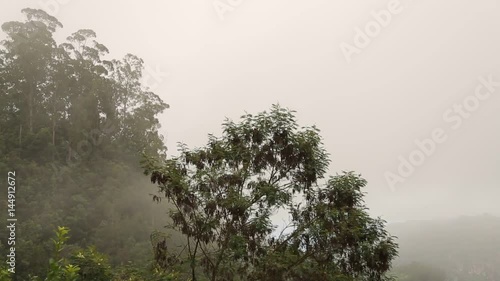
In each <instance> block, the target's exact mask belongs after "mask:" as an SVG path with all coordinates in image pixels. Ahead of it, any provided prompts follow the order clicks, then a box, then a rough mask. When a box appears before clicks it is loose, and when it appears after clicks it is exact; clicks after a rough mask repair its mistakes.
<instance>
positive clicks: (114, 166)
mask: <svg viewBox="0 0 500 281" xmlns="http://www.w3.org/2000/svg"><path fill="white" fill-rule="evenodd" d="M21 13H22V15H23V17H24V21H21V22H18V21H8V22H2V25H1V28H2V32H3V33H4V34H5V38H6V39H5V40H3V41H2V42H1V47H0V90H1V94H0V107H1V109H0V157H1V158H0V174H1V175H2V179H3V176H5V175H7V174H8V173H9V171H16V177H17V179H16V187H17V189H16V196H15V198H11V197H9V198H7V197H4V196H6V194H7V193H6V192H3V191H2V200H1V206H2V208H3V209H2V212H1V213H2V220H3V221H7V219H8V217H7V216H8V213H7V212H5V211H3V210H7V209H8V205H9V204H13V203H14V202H15V210H16V217H17V218H18V221H17V223H16V226H15V228H16V229H15V231H16V233H17V236H16V240H15V244H14V243H9V240H8V239H7V238H8V237H9V231H10V229H9V228H6V227H2V228H0V237H1V243H0V252H1V255H2V257H3V261H6V262H2V265H1V267H0V280H1V281H3V280H49V281H52V280H61V281H62V280H64V281H66V280H68V281H69V280H93V281H94V280H95V281H99V280H116V281H118V280H130V281H132V280H134V281H139V280H144V281H155V280H156V281H160V280H191V281H195V280H199V281H202V280H212V281H215V280H228V281H229V280H241V281H243V280H256V281H257V280H269V281H279V280H283V281H285V280H287V281H288V280H290V281H292V280H297V281H298V280H311V281H313V280H314V281H316V280H325V281H326V280H332V281H382V280H401V281H486V280H489V281H498V280H500V269H499V268H500V267H499V265H500V256H499V255H498V252H496V251H495V249H497V248H498V245H499V243H500V219H499V218H497V217H494V216H489V215H484V216H475V217H461V218H457V219H454V220H442V221H413V222H404V223H403V222H402V223H390V224H388V223H387V222H386V221H385V220H384V218H380V217H374V216H372V215H371V214H370V210H369V207H370V206H369V205H367V204H366V203H365V201H364V196H365V193H366V189H365V187H366V186H368V185H369V183H368V182H367V181H366V180H365V179H364V178H363V177H362V175H360V174H359V173H357V172H356V171H345V172H342V173H335V174H331V175H330V174H328V167H329V165H330V163H331V161H333V160H334V158H335V157H334V156H335V155H330V154H329V152H328V151H326V149H325V147H324V145H323V137H322V135H321V132H320V130H319V128H317V127H316V126H315V125H314V124H300V123H299V122H298V121H297V117H296V114H297V112H295V111H294V110H293V109H288V108H287V107H285V106H282V105H280V104H278V103H277V104H269V107H268V108H263V109H262V111H260V112H241V118H239V119H236V120H232V119H226V120H224V121H223V122H222V124H221V130H222V133H221V134H220V135H215V134H208V135H207V137H206V140H205V145H204V146H201V147H192V146H190V144H189V143H186V144H185V143H179V144H178V146H177V147H168V150H167V147H166V142H165V141H164V137H163V136H162V135H161V133H160V131H159V129H160V125H161V124H160V121H159V119H158V116H159V115H160V114H162V113H163V112H164V111H168V110H169V101H168V100H162V98H160V96H159V95H158V93H155V92H154V91H153V90H152V89H150V87H148V86H147V84H146V83H144V76H145V74H144V61H143V60H142V59H141V58H140V57H138V56H136V55H133V54H127V55H125V56H124V57H122V58H113V50H108V48H107V47H106V46H104V45H103V44H101V43H99V38H98V37H97V36H96V33H95V32H94V31H93V30H90V29H80V30H74V31H71V32H73V33H72V35H71V36H69V37H67V39H66V41H64V42H56V39H55V38H54V34H55V33H56V32H57V30H59V29H62V28H63V24H62V23H61V22H59V20H58V19H57V18H56V17H54V16H51V15H50V14H48V13H46V12H45V11H43V10H40V9H30V8H26V9H23V10H22V12H21ZM117 28H119V27H117ZM186 110H189V109H186ZM192 114H193V115H196V112H193V113H192ZM201 129H203V128H201ZM207 133H208V132H207ZM174 151H175V153H174ZM167 152H168V153H167ZM173 155H175V156H173ZM2 181H4V180H2ZM4 183H5V182H4ZM2 186H5V185H4V184H3V185H2ZM277 212H284V213H286V214H288V215H289V220H288V221H287V222H286V225H284V226H278V225H277V224H276V222H275V221H274V220H273V215H274V214H276V213H277ZM464 241H467V242H464ZM492 245H496V246H494V247H492ZM12 247H15V272H12V270H9V268H11V267H10V266H9V264H8V262H9V258H8V257H9V253H11V252H12V250H11V248H12ZM6 257H7V258H6Z"/></svg>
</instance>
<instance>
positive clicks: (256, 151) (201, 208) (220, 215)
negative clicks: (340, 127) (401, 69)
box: [144, 105, 397, 281]
mask: <svg viewBox="0 0 500 281" xmlns="http://www.w3.org/2000/svg"><path fill="white" fill-rule="evenodd" d="M179 153H180V155H179V156H178V157H173V158H170V159H163V161H155V160H154V159H151V158H150V159H148V160H147V161H146V162H145V163H144V165H145V173H146V174H148V175H150V176H151V180H152V182H154V183H157V184H158V186H159V191H160V193H161V194H162V195H163V196H161V197H155V199H156V200H157V201H161V199H162V198H165V199H166V200H168V201H169V202H171V203H172V204H173V206H175V208H174V210H173V211H172V212H171V214H170V216H171V218H172V221H173V224H172V227H173V228H174V229H176V230H179V231H181V232H182V233H183V234H185V235H186V238H187V240H186V244H187V252H188V254H189V260H190V264H191V267H192V274H191V275H192V279H193V280H201V279H200V277H198V276H197V275H198V273H197V271H196V266H197V264H200V265H201V266H202V267H203V268H204V273H205V276H206V277H208V278H209V280H214V281H215V280H370V281H377V280H386V279H387V277H386V276H385V273H386V272H387V271H388V270H389V269H390V267H391V261H392V260H393V258H395V256H396V254H397V251H396V248H397V245H396V244H395V242H394V239H393V237H391V236H390V235H389V234H388V233H387V231H385V229H384V223H385V222H384V221H383V220H381V219H373V218H370V216H369V215H368V213H367V210H366V207H365V205H364V202H363V193H362V191H361V189H362V188H363V187H364V186H365V185H366V181H365V180H364V179H362V178H361V177H360V176H359V175H357V174H355V173H353V172H345V173H342V174H340V175H337V176H334V177H330V178H329V179H328V180H326V183H324V184H320V183H319V180H321V179H323V178H324V176H325V172H326V170H327V168H328V164H329V162H330V161H329V159H328V153H327V152H326V151H325V149H324V147H323V144H322V139H321V137H320V135H319V130H318V129H317V128H315V127H300V128H299V126H298V124H297V122H296V119H295V116H294V112H293V111H291V110H288V109H285V108H282V107H280V106H278V105H274V106H273V107H272V109H271V110H270V111H269V112H262V113H259V114H257V115H252V114H246V115H244V116H242V117H241V121H240V122H237V123H236V122H233V121H231V120H226V122H224V124H223V134H222V136H221V137H215V136H213V135H210V136H209V140H208V143H207V145H206V146H204V147H202V148H196V149H188V148H187V146H186V145H185V144H180V148H179ZM280 209H284V210H286V211H287V212H288V213H289V215H290V223H289V225H288V228H289V231H282V232H281V234H279V235H273V232H274V231H275V226H274V225H273V222H272V215H273V214H274V213H275V212H276V211H278V210H280Z"/></svg>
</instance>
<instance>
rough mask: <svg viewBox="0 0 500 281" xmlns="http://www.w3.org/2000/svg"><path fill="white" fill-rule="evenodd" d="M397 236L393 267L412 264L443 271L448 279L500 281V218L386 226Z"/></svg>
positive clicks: (483, 217)
mask: <svg viewBox="0 0 500 281" xmlns="http://www.w3.org/2000/svg"><path fill="white" fill-rule="evenodd" d="M388 228H389V231H390V232H391V234H392V235H395V236H397V237H398V240H397V241H398V243H399V246H400V248H399V258H398V259H397V260H396V262H395V266H396V268H398V267H401V266H404V265H409V264H411V263H412V262H418V263H421V264H427V265H432V266H433V267H436V268H440V269H443V270H444V271H445V272H446V273H447V276H448V279H449V280H457V281H461V280H464V281H474V280H500V218H499V217H495V216H491V215H482V216H474V217H460V218H457V219H448V220H432V221H409V222H404V223H396V224H391V225H389V227H388Z"/></svg>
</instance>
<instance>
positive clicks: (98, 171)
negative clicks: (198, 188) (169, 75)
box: [0, 9, 168, 280]
mask: <svg viewBox="0 0 500 281" xmlns="http://www.w3.org/2000/svg"><path fill="white" fill-rule="evenodd" d="M22 12H23V14H24V15H25V18H26V19H25V21H23V22H6V23H4V24H3V25H2V30H3V32H5V34H6V35H7V38H6V40H4V41H3V42H2V43H1V45H0V174H1V175H7V172H8V171H11V170H15V171H16V174H17V190H16V195H17V198H16V210H17V213H16V214H17V218H18V223H17V244H16V254H17V261H18V263H17V265H16V269H17V271H18V276H17V277H18V279H17V280H25V278H27V274H28V273H31V274H32V275H37V276H40V277H44V276H45V275H46V267H47V264H48V260H49V256H50V255H51V253H52V244H51V242H50V238H51V237H52V232H53V229H55V228H56V226H58V225H65V226H68V227H69V228H70V229H71V230H72V236H71V238H70V240H69V241H68V243H69V244H70V245H71V244H78V245H79V246H80V247H83V248H85V247H87V246H90V245H96V246H97V248H98V249H99V250H100V251H102V252H104V253H106V254H108V255H109V256H110V258H111V262H112V263H113V264H115V265H118V264H126V263H127V262H128V261H135V262H139V263H146V262H147V260H148V259H150V252H151V245H150V241H149V235H150V233H151V231H152V230H153V229H155V228H157V227H161V226H162V225H163V224H164V220H163V221H160V218H156V220H155V216H156V217H158V215H162V216H163V214H164V211H162V210H160V209H153V208H152V206H151V205H152V204H151V199H150V197H149V195H148V193H149V192H148V190H147V189H145V188H144V185H145V184H146V183H147V181H146V179H145V178H144V177H143V176H142V173H141V172H140V166H139V160H140V157H141V154H142V153H148V154H150V155H162V154H164V153H165V146H164V144H163V140H162V137H161V135H160V134H159V133H158V129H159V127H160V124H159V122H158V119H157V118H156V116H157V115H158V114H159V113H161V112H162V111H163V110H164V109H166V108H167V107H168V106H167V104H165V103H164V102H163V101H162V100H161V99H160V98H159V97H158V96H157V95H155V94H154V93H153V92H151V91H150V89H148V88H146V87H145V86H143V84H142V83H141V79H142V76H143V73H142V69H143V61H142V60H141V59H140V58H138V57H136V56H134V55H127V56H125V58H123V59H121V60H104V59H103V57H104V56H105V55H106V54H107V53H108V50H107V48H106V47H105V46H103V45H102V44H100V43H99V42H97V41H96V34H95V33H94V32H93V31H92V30H85V29H84V30H79V31H76V32H75V33H73V34H72V35H71V36H69V37H68V38H67V42H64V43H62V44H57V43H56V41H55V40H54V38H53V35H54V32H56V30H57V29H58V28H61V27H62V24H61V23H60V22H59V21H58V20H57V19H56V18H54V17H52V16H50V15H48V14H47V13H45V12H44V11H41V10H35V9H24V10H23V11H22ZM2 178H3V177H2ZM141 186H142V187H143V188H140V187H141ZM150 187H152V186H150ZM153 190H154V189H153ZM5 194H6V192H5ZM2 196H4V194H2ZM2 198H4V197H2ZM1 202H2V208H3V210H7V206H6V200H1ZM5 215H6V212H2V219H3V221H5V219H6V218H5ZM0 236H1V237H8V233H7V229H5V227H3V228H2V229H1V230H0ZM1 246H2V249H5V248H6V247H7V245H6V241H5V240H4V239H2V245H1ZM4 253H5V251H4V250H2V256H5V255H4Z"/></svg>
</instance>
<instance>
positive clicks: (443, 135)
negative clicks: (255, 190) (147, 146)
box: [0, 0, 500, 222]
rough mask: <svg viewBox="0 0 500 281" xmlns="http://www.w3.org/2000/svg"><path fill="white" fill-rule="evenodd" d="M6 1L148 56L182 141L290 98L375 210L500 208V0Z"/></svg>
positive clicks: (199, 138) (14, 8)
mask: <svg viewBox="0 0 500 281" xmlns="http://www.w3.org/2000/svg"><path fill="white" fill-rule="evenodd" d="M1 1H2V5H1V9H0V20H1V22H2V23H3V22H6V21H11V20H21V19H22V17H21V12H20V11H21V9H22V8H25V7H31V8H44V7H45V8H46V9H47V11H48V12H50V13H52V14H53V15H55V16H56V17H57V18H58V19H59V20H60V21H61V22H62V23H63V25H64V28H63V29H61V30H59V31H58V32H57V38H58V41H59V43H61V42H62V40H64V38H65V37H67V36H68V35H69V34H71V33H72V32H75V31H77V30H78V29H83V28H89V29H92V30H94V31H95V32H96V33H97V35H98V41H99V42H101V43H103V44H104V45H106V46H107V47H108V48H109V50H110V57H112V58H121V57H122V56H123V55H125V54H126V53H133V54H135V55H138V56H139V57H142V58H143V59H144V60H145V63H146V65H147V66H148V68H149V69H151V70H149V72H150V76H151V77H153V79H150V85H151V86H154V88H155V92H156V93H157V94H159V95H160V96H161V97H162V98H163V99H164V100H165V102H167V103H168V104H170V106H171V108H170V109H168V110H167V111H166V112H165V113H164V114H163V115H162V116H161V118H160V120H161V123H162V126H163V127H162V134H163V135H164V136H165V137H166V140H167V145H168V147H169V150H170V152H171V153H175V149H176V143H177V142H179V141H182V142H185V143H187V144H188V145H190V146H201V145H203V144H204V142H205V141H206V136H207V134H208V133H216V134H218V133H220V125H221V123H222V121H223V120H224V118H225V117H229V118H233V119H235V118H238V117H239V116H240V115H241V114H243V113H244V112H245V111H247V112H249V113H257V112H259V111H262V110H266V109H269V108H270V106H271V105H272V104H273V103H278V102H279V103H280V104H281V105H282V106H285V107H288V108H291V109H294V110H297V111H298V113H297V115H298V120H299V123H300V125H313V124H315V125H317V126H318V127H319V128H320V129H321V131H322V135H323V137H324V143H325V145H326V148H327V149H328V151H329V152H330V153H331V155H332V165H331V168H330V173H331V174H335V173H337V172H341V171H343V170H354V171H356V172H359V173H361V174H362V175H363V176H364V177H365V178H366V179H367V180H368V186H367V188H366V190H365V191H366V193H367V196H366V202H367V204H368V207H369V208H370V210H371V213H372V214H373V215H376V216H382V217H383V218H385V219H386V220H388V221H389V222H394V221H403V220H414V219H432V218H442V217H454V216H460V215H476V214H483V213H491V214H496V215H500V204H498V202H499V201H500V185H499V183H500V146H499V144H500V130H499V129H500V118H499V117H500V84H498V83H499V82H500V53H499V52H500V17H499V15H500V5H499V3H498V1H495V0H478V1H452V0H446V1H411V0H400V1H396V0H390V1H388V0H381V1H378V0H377V1H353V0H343V1H334V0H310V1H293V0H274V1H249V0H241V1H240V0H220V1H213V0H204V1H200V0H198V1H194V0H177V1H173V0H170V1H160V0H156V1H148V0H146V1H123V0H122V1H118V0H113V1H97V0H86V1H83V0H57V1H56V0H41V1H38V0H36V1H26V0H16V1H8V0H1ZM59 2H60V4H58V3H59ZM216 7H217V8H218V10H217V9H216ZM377 20H378V21H377ZM1 37H2V38H3V37H4V35H3V34H2V35H1ZM155 71H160V72H161V73H160V75H158V74H156V76H158V77H157V78H156V79H154V77H155V74H154V72H155ZM151 72H152V73H151ZM162 73H168V77H165V76H166V75H164V74H162ZM480 77H482V78H480ZM496 81H498V82H496ZM495 90H496V91H495ZM464 103H465V105H461V104H464ZM433 137H434V139H433V140H432V141H430V140H429V141H425V142H422V143H425V145H423V146H422V145H421V146H420V147H419V146H418V145H417V144H416V142H418V141H423V140H424V139H428V138H433ZM434 145H435V147H433V146H434ZM422 147H423V148H422ZM405 162H407V163H406V164H405V165H404V166H405V167H403V168H401V167H400V166H401V165H403V164H401V163H405ZM412 163H413V164H412ZM398 167H399V168H401V169H402V171H398ZM401 169H400V170H401ZM412 169H413V170H414V171H413V173H410V172H409V171H410V170H412ZM388 177H389V180H388V179H387V178H388ZM391 182H392V184H391Z"/></svg>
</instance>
